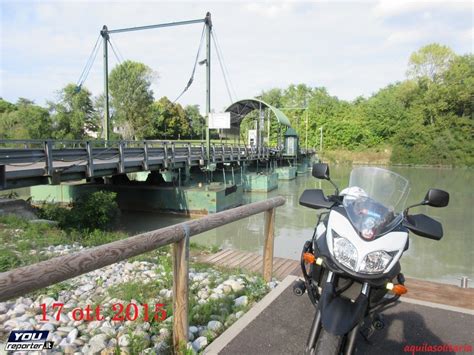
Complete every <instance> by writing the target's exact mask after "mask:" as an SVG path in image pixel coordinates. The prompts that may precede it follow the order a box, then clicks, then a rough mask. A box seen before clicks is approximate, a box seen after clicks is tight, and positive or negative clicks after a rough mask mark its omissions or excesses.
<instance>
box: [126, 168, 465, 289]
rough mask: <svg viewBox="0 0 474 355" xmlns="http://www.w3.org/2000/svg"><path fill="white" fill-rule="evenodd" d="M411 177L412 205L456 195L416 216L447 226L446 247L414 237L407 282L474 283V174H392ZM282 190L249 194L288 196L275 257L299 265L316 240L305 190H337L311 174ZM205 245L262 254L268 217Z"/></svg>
mask: <svg viewBox="0 0 474 355" xmlns="http://www.w3.org/2000/svg"><path fill="white" fill-rule="evenodd" d="M330 168H331V178H332V179H333V181H334V182H335V183H336V184H337V185H339V187H340V188H341V189H342V188H344V187H345V186H347V184H348V181H349V174H350V170H351V168H350V167H348V166H331V167H330ZM389 169H391V170H393V171H395V172H397V173H398V174H400V175H402V176H404V177H406V178H407V179H408V180H409V181H410V183H411V192H410V196H409V198H408V203H409V204H411V203H416V202H419V201H421V200H422V199H423V197H424V196H425V193H426V191H427V190H428V189H429V188H430V187H435V188H439V189H443V190H446V191H448V192H449V193H450V203H449V206H448V207H446V208H432V207H418V208H417V209H416V210H415V209H413V212H415V211H416V212H417V213H425V214H428V215H429V216H431V217H433V218H435V219H437V220H438V221H440V222H441V223H442V224H443V227H444V237H443V239H442V240H441V241H435V240H430V239H426V238H422V237H418V236H416V235H414V234H411V236H410V248H409V250H408V251H406V252H405V253H404V255H403V257H402V259H401V264H402V271H403V272H404V273H405V275H406V276H409V277H414V278H420V279H426V280H432V281H437V282H444V283H450V284H456V285H459V283H460V281H459V278H461V277H462V276H467V277H469V278H470V279H471V282H470V286H472V284H473V283H474V271H473V269H474V268H473V260H474V248H473V246H474V241H473V238H474V237H473V236H472V232H473V231H474V213H473V208H472V205H473V204H474V198H473V189H472V185H471V184H472V181H474V179H473V178H474V171H473V170H471V169H438V168H411V167H391V168H389ZM278 183H279V186H278V189H277V190H274V191H271V192H270V193H246V194H245V197H244V198H245V201H246V202H247V203H249V202H254V201H259V200H262V199H266V198H269V197H273V196H277V195H282V196H284V197H285V199H286V204H285V205H284V206H282V207H279V208H278V209H277V214H276V226H275V256H279V257H284V258H290V259H299V256H300V253H301V248H302V246H303V244H304V242H305V241H306V240H308V239H310V238H311V236H312V233H313V228H314V225H315V223H316V220H317V212H316V211H315V210H311V209H308V208H305V207H302V206H300V205H299V204H298V199H299V196H300V195H301V193H302V192H303V190H305V189H308V188H319V186H320V184H321V186H322V188H323V189H324V191H325V192H326V193H333V189H332V187H331V185H330V184H329V183H327V182H326V181H323V182H320V181H318V180H316V179H314V178H313V177H312V176H311V175H310V174H306V175H303V176H299V177H298V178H297V179H296V180H292V181H279V182H278ZM184 220H186V218H184V217H180V216H175V215H164V214H155V213H141V212H140V213H139V212H124V213H123V215H122V226H121V228H122V229H124V230H125V231H127V232H128V233H130V234H134V233H138V232H144V231H148V230H152V229H156V228H160V227H164V226H168V225H171V224H175V223H179V222H182V221H184ZM192 241H193V242H197V243H200V244H203V245H208V246H210V245H217V246H219V247H222V248H235V249H239V250H246V251H253V252H259V253H262V248H263V216H262V215H256V216H252V217H250V218H247V219H244V220H241V221H237V222H234V223H231V224H228V225H226V226H223V227H220V228H217V229H215V230H212V231H209V232H206V233H203V234H201V235H198V236H195V237H193V239H192Z"/></svg>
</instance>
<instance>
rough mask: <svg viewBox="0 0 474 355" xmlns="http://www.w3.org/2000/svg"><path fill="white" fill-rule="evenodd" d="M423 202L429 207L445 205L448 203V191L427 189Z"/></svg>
mask: <svg viewBox="0 0 474 355" xmlns="http://www.w3.org/2000/svg"><path fill="white" fill-rule="evenodd" d="M423 202H424V204H425V205H428V206H431V207H446V206H447V205H448V203H449V193H447V192H446V191H443V190H438V189H429V190H428V192H427V193H426V196H425V200H424V201H423Z"/></svg>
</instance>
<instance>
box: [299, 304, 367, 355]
mask: <svg viewBox="0 0 474 355" xmlns="http://www.w3.org/2000/svg"><path fill="white" fill-rule="evenodd" d="M359 328H360V324H357V325H356V326H355V327H354V328H353V329H352V330H351V331H350V333H349V334H347V339H346V342H345V345H344V355H352V354H353V353H354V349H355V341H356V337H357V333H358V332H359ZM320 331H321V312H320V311H319V310H318V311H317V312H316V314H315V316H314V320H313V324H312V325H311V331H310V332H309V337H308V341H307V342H306V349H305V355H317V354H315V347H316V341H317V340H318V336H319V333H320Z"/></svg>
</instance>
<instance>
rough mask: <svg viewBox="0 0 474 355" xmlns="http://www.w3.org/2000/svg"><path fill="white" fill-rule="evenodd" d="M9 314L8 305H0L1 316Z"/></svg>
mask: <svg viewBox="0 0 474 355" xmlns="http://www.w3.org/2000/svg"><path fill="white" fill-rule="evenodd" d="M7 312H8V307H7V303H6V302H3V303H0V314H4V313H7Z"/></svg>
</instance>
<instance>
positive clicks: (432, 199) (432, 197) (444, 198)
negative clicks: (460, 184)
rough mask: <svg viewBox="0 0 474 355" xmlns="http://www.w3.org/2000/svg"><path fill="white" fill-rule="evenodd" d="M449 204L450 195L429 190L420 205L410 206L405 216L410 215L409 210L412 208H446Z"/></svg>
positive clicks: (441, 191)
mask: <svg viewBox="0 0 474 355" xmlns="http://www.w3.org/2000/svg"><path fill="white" fill-rule="evenodd" d="M448 203H449V193H447V192H446V191H443V190H439V189H429V190H428V192H427V193H426V195H425V199H424V200H423V201H421V202H420V203H417V204H414V205H411V206H408V207H407V208H406V209H405V215H407V214H408V210H409V209H410V208H412V207H417V206H431V207H446V206H447V205H448Z"/></svg>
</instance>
